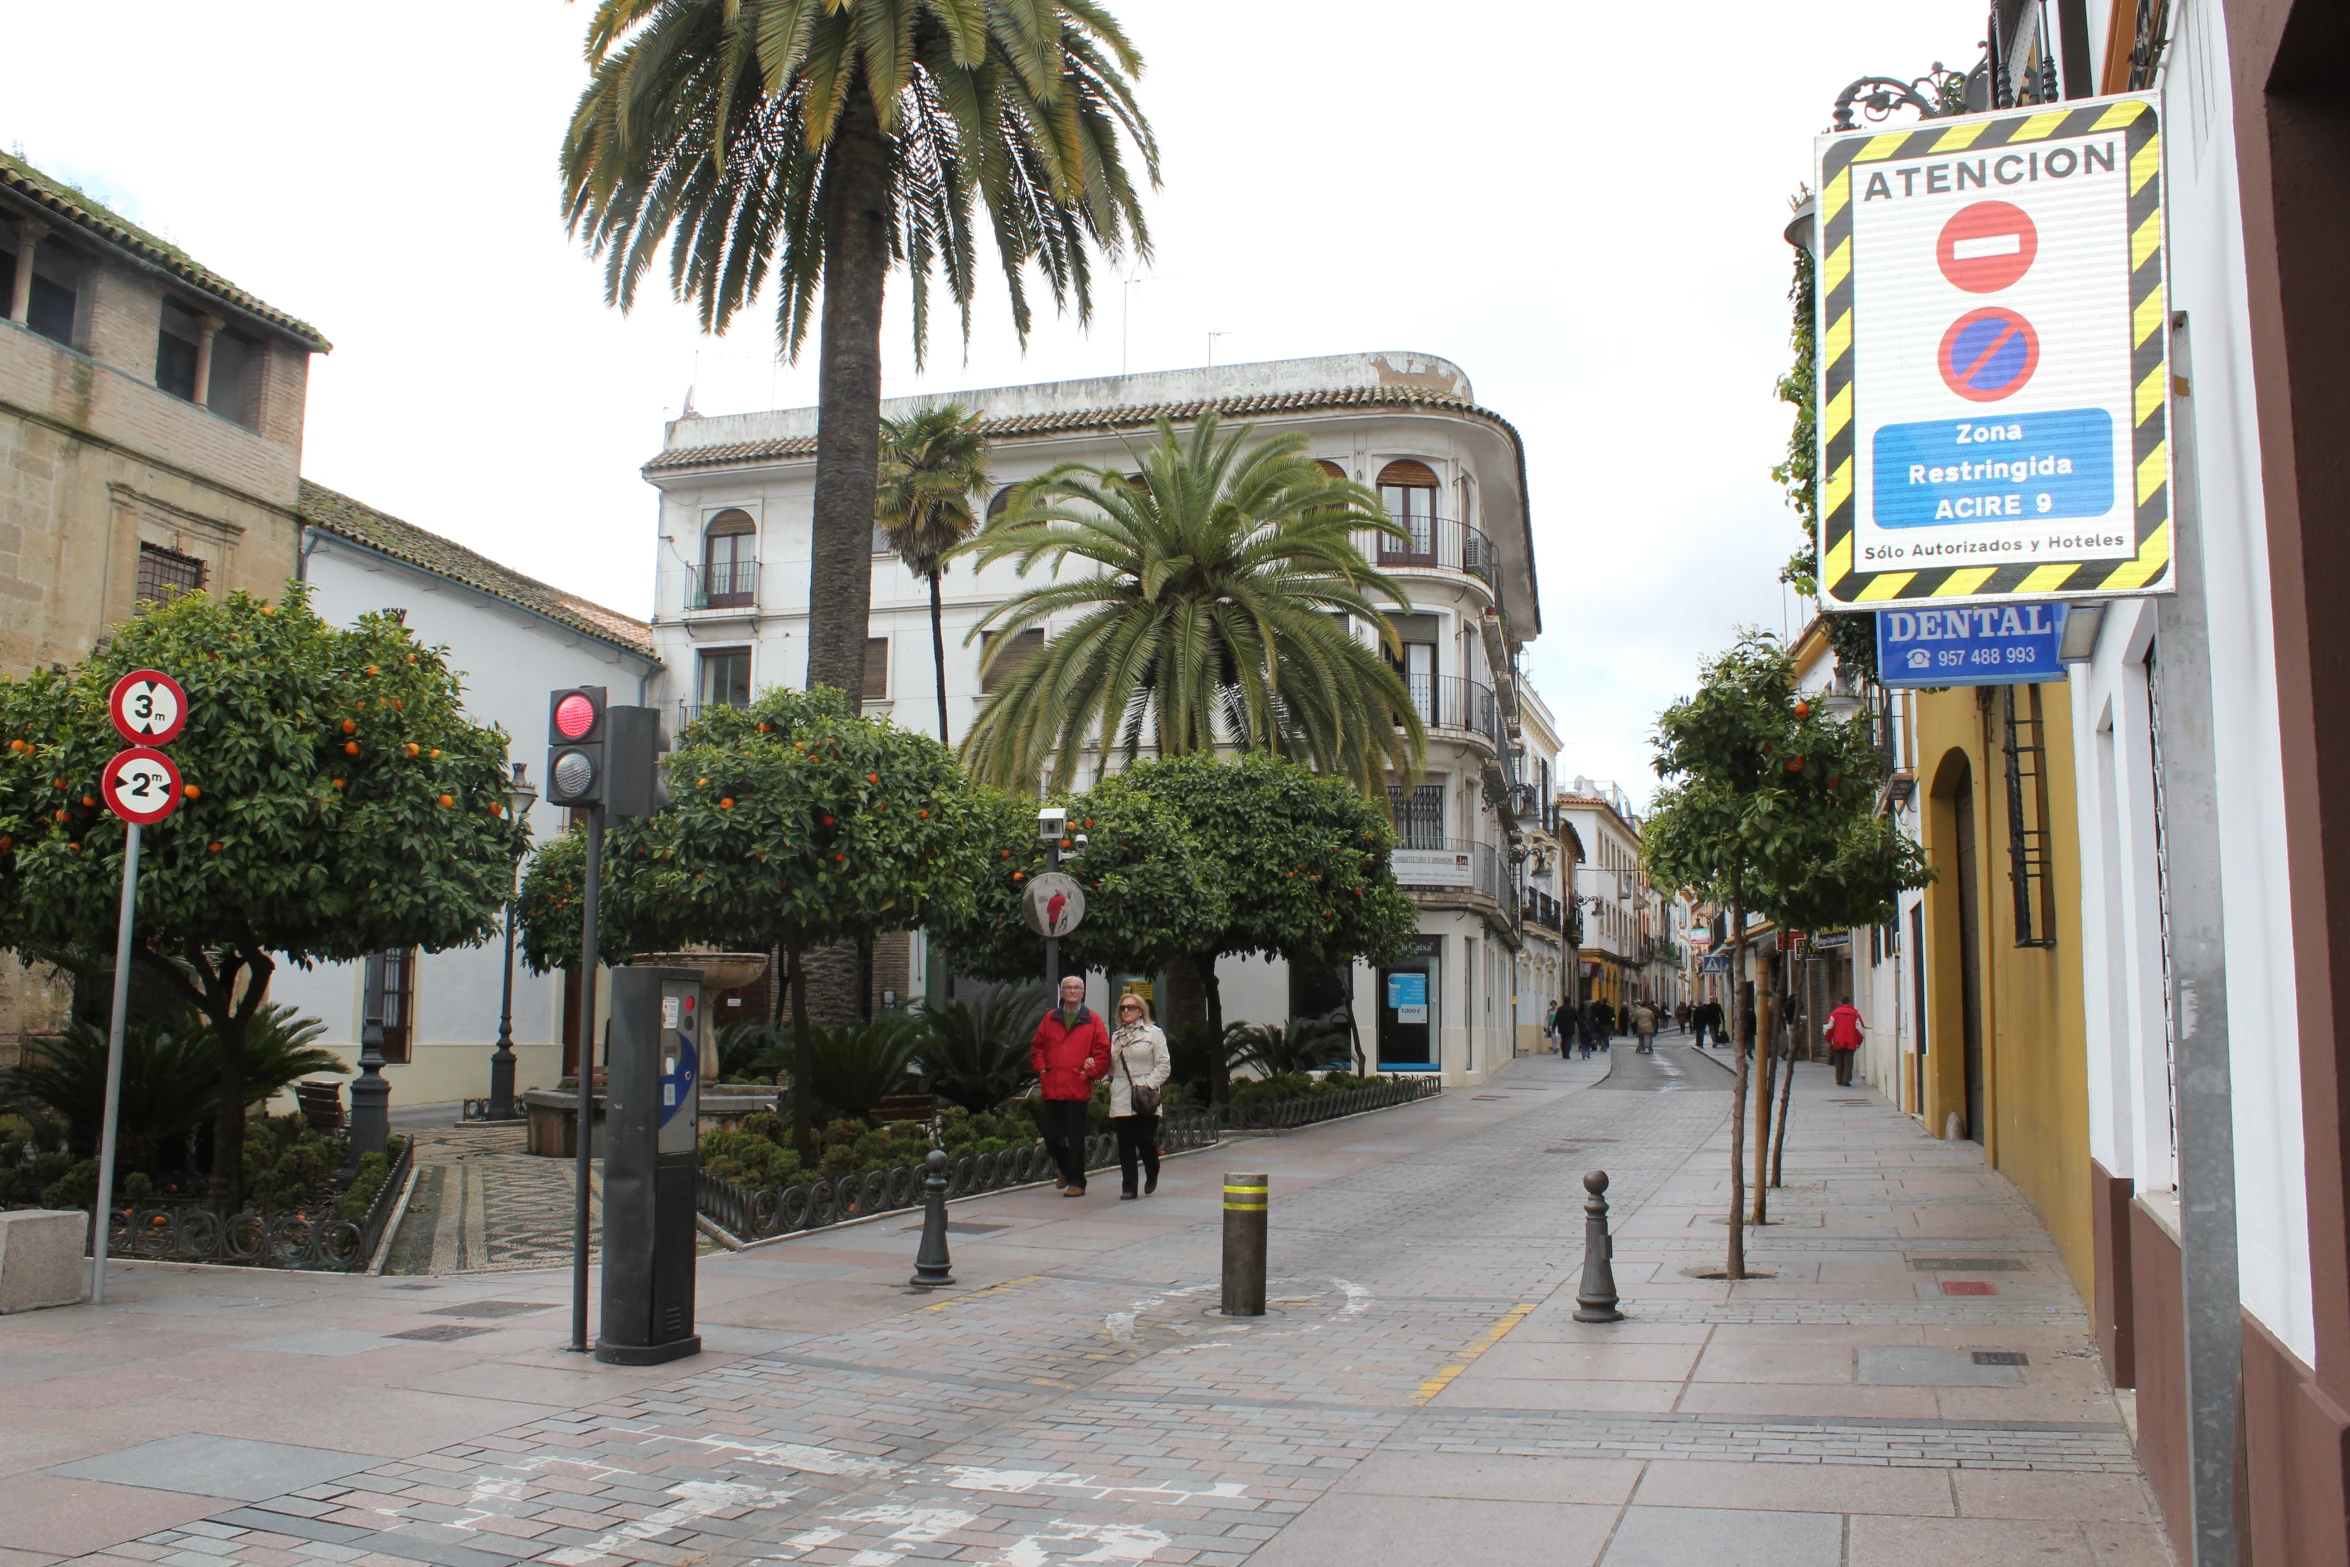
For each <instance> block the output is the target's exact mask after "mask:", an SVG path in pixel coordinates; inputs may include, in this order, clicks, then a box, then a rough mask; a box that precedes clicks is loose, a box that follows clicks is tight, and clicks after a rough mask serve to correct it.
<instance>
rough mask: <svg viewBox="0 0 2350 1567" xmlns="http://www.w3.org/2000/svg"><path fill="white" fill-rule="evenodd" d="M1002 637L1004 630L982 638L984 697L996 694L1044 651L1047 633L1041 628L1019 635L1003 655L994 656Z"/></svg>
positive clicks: (980, 656) (981, 681)
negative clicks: (1023, 666) (1021, 667)
mask: <svg viewBox="0 0 2350 1567" xmlns="http://www.w3.org/2000/svg"><path fill="white" fill-rule="evenodd" d="M1002 636H1003V633H1002V632H1000V631H988V632H983V633H981V635H980V639H979V667H980V669H981V671H982V673H981V674H980V676H979V691H980V694H981V695H982V696H986V695H990V694H992V693H993V692H994V691H995V690H996V688H997V687H999V686H1001V685H1002V684H1003V683H1004V682H1005V681H1007V680H1009V679H1011V678H1012V677H1013V676H1014V675H1016V674H1018V673H1019V672H1020V666H1021V665H1022V664H1025V663H1027V662H1028V661H1029V660H1030V659H1032V658H1034V657H1035V656H1036V655H1037V654H1038V653H1040V652H1042V651H1043V649H1044V631H1043V629H1042V628H1041V627H1032V628H1030V629H1029V630H1026V631H1023V632H1020V633H1018V634H1017V635H1015V636H1014V637H1013V638H1012V645H1011V646H1009V647H1007V648H1005V649H1004V650H1003V651H1002V652H1001V653H994V648H995V645H996V643H997V641H998V640H999V639H1001V638H1002ZM991 653H994V656H993V658H992V659H991V658H990V656H989V655H990V654H991Z"/></svg>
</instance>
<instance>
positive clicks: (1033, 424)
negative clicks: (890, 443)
mask: <svg viewBox="0 0 2350 1567" xmlns="http://www.w3.org/2000/svg"><path fill="white" fill-rule="evenodd" d="M1391 407H1422V408H1436V409H1442V410H1444V411H1446V412H1449V413H1464V414H1471V415H1474V416H1475V417H1477V418H1480V419H1488V420H1491V421H1492V422H1493V423H1494V424H1496V425H1499V426H1500V427H1501V428H1502V429H1503V430H1504V431H1506V432H1508V435H1509V438H1510V443H1511V445H1513V446H1517V445H1519V444H1520V443H1519V440H1518V432H1517V429H1516V427H1515V426H1513V425H1512V424H1511V423H1510V422H1509V421H1508V420H1507V419H1504V418H1503V417H1502V416H1501V415H1499V414H1497V413H1495V412H1494V411H1493V410H1492V409H1490V408H1484V407H1480V406H1479V405H1477V404H1476V403H1473V402H1470V401H1469V400H1467V399H1466V398H1461V397H1451V396H1447V395H1446V394H1444V393H1442V392H1429V391H1422V390H1419V389H1417V388H1413V387H1403V386H1356V387H1343V388H1340V389H1338V390H1335V391H1320V392H1260V393H1254V394H1251V395H1248V396H1243V397H1221V398H1210V399H1202V400H1199V401H1195V402H1187V403H1137V404H1130V405H1127V406H1124V407H1116V408H1071V409H1065V410H1059V411H1056V412H1053V413H1041V414H1014V415H1011V416H1009V417H1007V418H1000V419H983V420H981V421H980V424H979V432H980V434H982V435H985V436H989V437H991V438H994V439H999V440H1000V439H1003V438H1005V437H1011V436H1022V435H1047V434H1053V433H1056V432H1059V431H1064V430H1126V429H1133V428H1135V427H1137V426H1142V425H1150V424H1154V423H1156V422H1157V421H1158V420H1159V418H1160V417H1161V416H1164V417H1166V418H1168V419H1170V420H1172V421H1174V422H1175V423H1178V424H1181V423H1183V422H1185V421H1187V420H1192V419H1197V418H1198V417H1199V416H1200V415H1201V414H1204V413H1206V412H1208V411H1209V410H1211V409H1213V410H1214V411H1215V412H1216V413H1218V414H1220V415H1222V416H1224V417H1225V418H1235V417H1240V418H1247V417H1253V416H1256V415H1262V414H1280V413H1300V412H1308V411H1313V410H1318V409H1325V408H1391ZM815 455H816V438H815V437H814V436H813V435H803V436H790V437H786V438H783V439H778V440H765V441H736V442H730V443H727V444H723V445H713V446H677V447H671V448H669V449H668V450H666V451H664V452H662V453H661V454H660V455H659V456H657V457H655V458H654V459H653V460H652V461H651V462H648V463H646V464H645V466H644V471H645V472H646V473H648V474H653V473H664V472H669V471H672V470H675V469H680V468H721V467H726V466H729V465H731V464H735V463H748V462H772V461H775V460H777V459H791V458H804V457H813V456H815Z"/></svg>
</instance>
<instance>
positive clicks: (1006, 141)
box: [562, 0, 1159, 692]
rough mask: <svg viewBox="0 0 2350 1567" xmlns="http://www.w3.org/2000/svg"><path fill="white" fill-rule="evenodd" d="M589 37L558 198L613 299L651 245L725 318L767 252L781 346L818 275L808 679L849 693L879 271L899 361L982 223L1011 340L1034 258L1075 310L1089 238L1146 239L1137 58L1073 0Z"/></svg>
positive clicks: (730, 8) (730, 18) (693, 5)
mask: <svg viewBox="0 0 2350 1567" xmlns="http://www.w3.org/2000/svg"><path fill="white" fill-rule="evenodd" d="M587 57H588V63H589V66H590V76H589V80H588V85H587V87H586V89H585V90H584V91H582V92H581V94H580V98H579V104H578V106H577V108H576V109H575V110H574V111H573V113H572V117H571V124H570V126H569V128H568V130H567V131H566V133H565V136H564V140H563V153H562V177H563V199H564V211H565V215H566V218H567V221H568V225H569V229H570V232H571V233H573V234H574V235H579V236H584V237H585V239H586V240H587V242H588V245H589V248H590V249H591V250H592V251H593V252H594V253H596V254H597V255H600V256H602V257H603V258H604V262H605V269H604V292H605V298H606V300H607V302H609V303H612V304H616V305H618V306H619V307H620V308H621V309H623V310H626V309H628V308H629V306H630V305H631V304H632V303H633V302H634V300H635V297H636V290H637V285H638V283H639V282H640V280H641V279H642V278H643V276H644V274H645V271H646V269H647V268H649V267H651V266H652V265H653V264H654V262H655V260H656V259H657V257H658V255H659V252H660V250H661V248H662V243H663V241H664V240H667V241H668V242H669V244H668V251H669V254H668V267H667V271H668V281H669V286H670V289H671V291H672V292H673V293H674V294H675V295H676V297H677V298H678V299H679V300H680V301H682V302H685V303H688V304H691V305H693V306H695V307H696V309H697V310H698V311H699V314H700V317H701V325H702V330H703V331H705V332H709V333H713V334H716V333H723V332H724V331H725V330H726V328H727V326H728V325H729V323H730V322H731V321H732V320H733V318H734V315H735V313H736V312H737V311H738V310H740V309H741V308H742V307H743V306H745V305H747V304H749V303H750V302H751V301H752V300H753V299H755V298H756V297H757V296H758V293H759V291H760V289H761V288H762V287H763V286H765V284H766V282H767V278H768V273H769V271H770V269H772V271H773V272H774V275H775V285H776V319H775V335H776V346H777V348H778V350H779V351H780V352H781V353H782V354H783V355H784V356H785V357H787V358H793V359H796V358H797V357H798V356H799V353H800V351H801V349H802V348H803V347H804V346H805V344H806V342H807V336H808V328H809V325H810V323H811V322H812V321H815V320H816V319H817V318H818V305H817V298H818V294H819V291H820V290H821V294H822V298H823V305H822V308H821V321H822V330H821V334H820V343H819V348H818V358H819V363H818V380H817V402H818V405H819V409H818V414H817V425H816V501H815V522H814V529H813V539H812V552H813V561H812V563H811V566H810V570H809V590H810V591H809V625H808V683H809V684H810V685H811V686H815V685H829V686H833V687H836V688H838V689H840V690H843V691H849V692H854V691H856V690H858V689H859V687H860V683H861V677H862V674H863V666H864V656H865V623H866V612H867V609H868V607H869V606H870V604H871V601H872V594H873V583H872V543H871V541H872V533H873V496H874V488H875V482H876V469H877V459H878V457H879V444H880V435H881V309H882V300H883V296H884V294H885V292H886V288H887V284H888V281H889V274H890V270H891V268H892V267H893V266H896V265H898V264H900V263H903V264H904V265H905V267H906V269H907V271H908V272H910V273H911V274H912V280H913V311H912V324H913V332H914V348H915V356H916V363H917V364H920V363H921V356H922V353H923V348H924V343H925V340H926V336H927V329H928V327H929V322H930V280H931V274H932V272H933V270H936V271H937V272H938V274H939V275H940V276H941V277H942V278H943V279H944V281H945V283H946V287H947V292H948V293H949V294H950V295H951V296H952V297H953V299H954V301H955V303H956V305H957V306H958V307H959V309H960V311H961V313H962V320H963V332H964V337H965V339H966V340H968V339H969V336H970V330H971V300H972V294H973V291H974V288H975V285H976V278H977V270H978V268H977V259H976V252H977V247H978V238H977V235H978V231H979V230H980V229H981V228H985V229H987V230H988V231H990V232H992V233H993V235H994V236H995V244H996V250H997V254H998V257H999V259H1000V260H1001V262H1002V265H1003V270H1004V278H1005V282H1006V285H1007V287H1008V290H1009V292H1010V295H1011V303H1012V322H1013V326H1014V327H1015V328H1016V329H1017V330H1018V332H1019V333H1020V336H1021V339H1022V341H1026V339H1027V335H1028V328H1029V325H1030V319H1031V318H1030V311H1029V303H1028V278H1027V269H1028V266H1029V264H1030V263H1032V262H1033V263H1034V264H1035V266H1036V269H1037V270H1038V271H1039V272H1040V273H1041V274H1042V275H1043V278H1044V281H1045V284H1046V286H1047V288H1048V289H1049V290H1050V292H1051V294H1052V298H1053V302H1054V304H1055V306H1056V307H1061V308H1066V307H1067V306H1068V305H1070V304H1071V303H1072V302H1073V303H1074V304H1075V306H1076V310H1077V317H1078V320H1079V321H1080V322H1084V321H1087V320H1089V319H1090V318H1091V315H1092V293H1091V278H1092V265H1093V258H1092V254H1091V252H1092V251H1093V250H1094V249H1097V248H1098V249H1099V250H1100V251H1102V252H1103V253H1104V254H1105V255H1107V256H1111V257H1117V256H1119V255H1121V254H1123V253H1124V251H1125V250H1126V249H1127V248H1128V247H1129V246H1131V247H1132V249H1133V251H1134V252H1135V254H1136V255H1137V256H1138V257H1147V256H1148V255H1149V253H1150V238H1149V232H1148V230H1147V228H1146V227H1145V225H1144V222H1143V216H1142V206H1141V199H1140V196H1139V193H1138V192H1137V190H1136V188H1135V186H1134V183H1133V181H1132V180H1131V178H1130V177H1129V175H1128V171H1127V166H1126V157H1127V152H1126V148H1127V144H1128V143H1129V142H1131V143H1132V145H1133V149H1134V151H1135V153H1136V154H1137V155H1138V156H1139V157H1140V160H1141V163H1142V167H1143V171H1144V173H1145V174H1146V175H1147V177H1148V178H1149V180H1150V182H1151V183H1152V184H1153V185H1154V186H1155V185H1156V184H1157V183H1158V177H1159V153H1158V144H1157V142H1156V141H1155V140H1154V139H1153V137H1152V135H1151V130H1150V127H1149V125H1148V124H1147V123H1146V122H1145V121H1144V119H1143V117H1142V112H1141V110H1140V108H1139V107H1137V105H1136V103H1135V100H1134V93H1133V88H1132V86H1131V78H1133V77H1134V76H1137V75H1139V74H1140V73H1141V70H1142V59H1141V57H1140V56H1139V55H1137V54H1136V53H1135V51H1134V47H1133V45H1132V44H1130V43H1128V42H1127V39H1126V35H1125V34H1124V33H1123V32H1122V31H1121V30H1120V29H1119V27H1118V24H1117V23H1116V22H1115V21H1114V20H1112V19H1111V17H1110V16H1109V15H1108V14H1107V13H1105V12H1104V11H1102V10H1101V9H1099V8H1098V7H1097V6H1096V5H1094V4H1092V3H1091V0H600V3H599V4H598V5H597V6H596V9H595V13H594V16H593V18H592V19H591V21H590V22H589V25H588V34H587ZM975 202H976V203H977V210H975V207H974V203H975Z"/></svg>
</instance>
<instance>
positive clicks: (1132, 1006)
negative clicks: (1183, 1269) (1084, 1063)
mask: <svg viewBox="0 0 2350 1567" xmlns="http://www.w3.org/2000/svg"><path fill="white" fill-rule="evenodd" d="M1174 1071H1175V1060H1174V1058H1173V1057H1172V1056H1170V1055H1168V1054H1167V1036H1166V1035H1165V1034H1162V1033H1160V1032H1159V1030H1158V1026H1157V1025H1156V1024H1154V1023H1152V1022H1151V1009H1150V1004H1149V1003H1148V1002H1146V1001H1144V1000H1143V999H1142V997H1140V996H1138V995H1135V994H1134V993H1133V992H1132V991H1128V992H1127V993H1126V994H1125V995H1123V996H1120V997H1119V998H1118V1031H1117V1032H1116V1033H1115V1034H1112V1035H1111V1036H1110V1130H1111V1131H1113V1132H1115V1133H1116V1134H1117V1136H1118V1169H1119V1172H1120V1173H1121V1174H1122V1175H1123V1176H1124V1177H1125V1189H1124V1190H1123V1191H1121V1192H1120V1193H1119V1194H1118V1195H1119V1197H1120V1198H1121V1200H1123V1201H1126V1202H1132V1201H1133V1200H1134V1198H1135V1195H1136V1193H1135V1190H1134V1167H1135V1164H1136V1163H1137V1161H1138V1160H1139V1162H1140V1163H1141V1165H1142V1174H1143V1184H1142V1192H1141V1195H1142V1196H1145V1197H1148V1196H1149V1195H1150V1194H1151V1193H1153V1192H1155V1191H1157V1190H1158V1189H1159V1103H1158V1091H1159V1090H1160V1089H1161V1088H1164V1087H1165V1086H1166V1084H1167V1079H1168V1078H1169V1077H1170V1076H1172V1075H1173V1074H1174ZM1138 1089H1139V1090H1142V1094H1141V1096H1140V1097H1141V1098H1142V1099H1143V1100H1145V1101H1146V1102H1147V1103H1148V1105H1149V1108H1148V1109H1147V1110H1146V1109H1145V1108H1144V1107H1143V1105H1142V1104H1138V1103H1137V1102H1136V1099H1137V1094H1136V1090H1138Z"/></svg>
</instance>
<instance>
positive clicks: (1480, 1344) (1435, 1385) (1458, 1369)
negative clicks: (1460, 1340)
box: [1412, 1301, 1534, 1404]
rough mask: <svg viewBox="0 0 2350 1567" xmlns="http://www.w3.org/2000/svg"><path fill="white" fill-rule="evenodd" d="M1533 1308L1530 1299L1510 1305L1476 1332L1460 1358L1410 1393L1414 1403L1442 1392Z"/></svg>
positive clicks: (1422, 1402)
mask: <svg viewBox="0 0 2350 1567" xmlns="http://www.w3.org/2000/svg"><path fill="white" fill-rule="evenodd" d="M1533 1309H1534V1303H1533V1302H1531V1301H1527V1302H1523V1303H1521V1304H1519V1305H1515V1306H1512V1307H1511V1308H1510V1309H1509V1311H1508V1312H1507V1313H1506V1314H1504V1315H1503V1317H1502V1319H1501V1320H1500V1321H1498V1322H1496V1323H1495V1324H1494V1325H1493V1326H1491V1327H1489V1328H1487V1329H1486V1330H1485V1331H1484V1332H1483V1333H1480V1334H1478V1335H1477V1337H1476V1338H1474V1339H1472V1340H1470V1342H1469V1347H1468V1348H1467V1349H1465V1350H1462V1351H1461V1358H1460V1359H1459V1360H1458V1361H1456V1362H1455V1363H1453V1364H1452V1365H1449V1366H1446V1367H1445V1368H1444V1369H1443V1370H1442V1371H1439V1372H1437V1373H1436V1375H1434V1376H1432V1377H1430V1378H1429V1379H1428V1380H1427V1381H1425V1382H1423V1383H1421V1384H1420V1390H1419V1391H1418V1392H1416V1393H1414V1394H1413V1395H1412V1402H1413V1403H1415V1404H1425V1403H1426V1402H1428V1400H1430V1399H1432V1398H1434V1397H1435V1396H1436V1395H1437V1394H1439V1393H1441V1392H1443V1391H1444V1390H1445V1389H1446V1388H1447V1387H1450V1386H1451V1385H1452V1379H1453V1378H1454V1377H1457V1376H1459V1375H1460V1374H1461V1373H1462V1372H1464V1371H1466V1370H1468V1369H1469V1366H1470V1364H1471V1363H1472V1362H1473V1361H1475V1360H1476V1358H1477V1357H1478V1356H1479V1355H1482V1354H1484V1353H1485V1352H1486V1351H1487V1350H1489V1349H1491V1348H1492V1347H1493V1346H1494V1345H1496V1344H1498V1343H1500V1342H1501V1341H1502V1337H1503V1335H1504V1334H1506V1333H1508V1332H1509V1330H1510V1329H1512V1328H1514V1327H1516V1326H1517V1325H1518V1324H1519V1323H1521V1322H1523V1321H1525V1320H1526V1313H1528V1312H1530V1311H1532V1310H1533Z"/></svg>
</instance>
